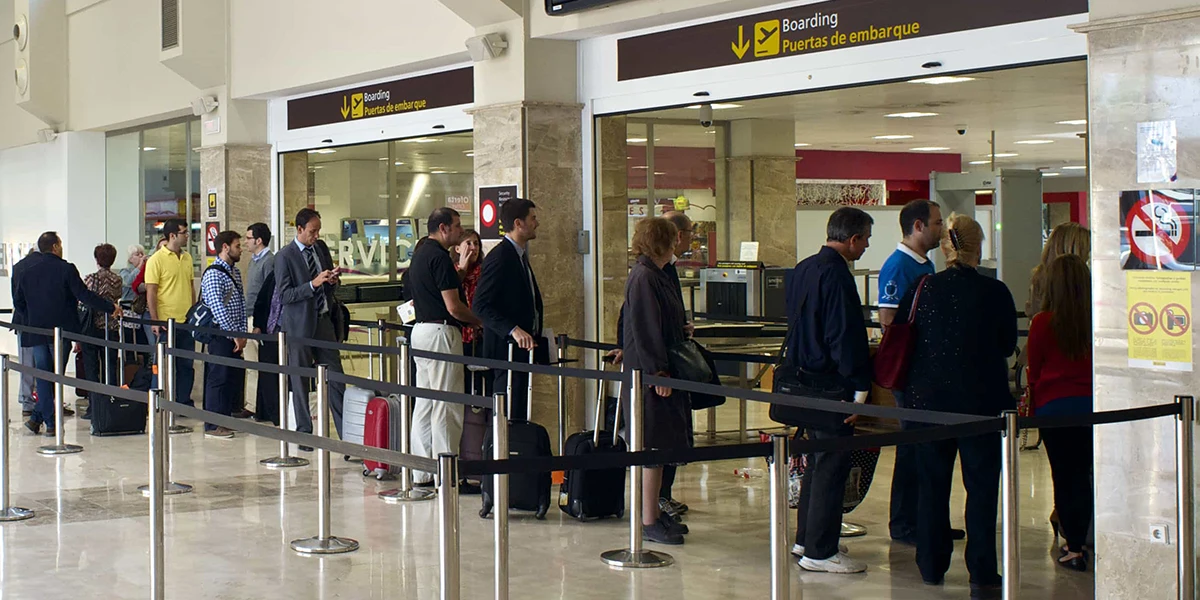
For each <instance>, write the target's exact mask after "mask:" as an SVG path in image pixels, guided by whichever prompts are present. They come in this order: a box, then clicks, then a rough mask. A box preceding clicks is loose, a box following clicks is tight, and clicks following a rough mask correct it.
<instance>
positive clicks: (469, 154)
mask: <svg viewBox="0 0 1200 600" xmlns="http://www.w3.org/2000/svg"><path fill="white" fill-rule="evenodd" d="M466 155H467V156H470V157H474V156H475V153H474V152H468V153H467V154H466Z"/></svg>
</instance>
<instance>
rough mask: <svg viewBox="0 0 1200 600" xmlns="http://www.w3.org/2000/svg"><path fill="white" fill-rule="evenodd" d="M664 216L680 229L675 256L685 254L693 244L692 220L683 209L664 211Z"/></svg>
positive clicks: (676, 240) (676, 239)
mask: <svg viewBox="0 0 1200 600" xmlns="http://www.w3.org/2000/svg"><path fill="white" fill-rule="evenodd" d="M663 218H664V219H666V220H668V221H670V222H671V224H672V225H674V226H675V229H677V230H679V237H677V238H675V256H677V257H678V256H683V253H684V252H687V251H688V248H691V246H692V220H691V219H689V218H688V216H687V215H685V214H683V211H678V210H669V211H667V212H665V213H663Z"/></svg>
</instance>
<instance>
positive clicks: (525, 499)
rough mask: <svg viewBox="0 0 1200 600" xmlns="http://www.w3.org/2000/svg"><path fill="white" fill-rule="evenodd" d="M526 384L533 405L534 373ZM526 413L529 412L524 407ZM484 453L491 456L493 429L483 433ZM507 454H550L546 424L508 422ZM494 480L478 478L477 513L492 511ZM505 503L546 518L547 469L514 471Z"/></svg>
mask: <svg viewBox="0 0 1200 600" xmlns="http://www.w3.org/2000/svg"><path fill="white" fill-rule="evenodd" d="M529 364H533V353H532V352H531V353H530V355H529ZM528 381H529V384H528V389H527V390H526V396H525V400H526V402H527V403H529V405H530V406H532V402H531V400H532V398H533V377H532V375H531V376H530V377H529V378H528ZM508 404H509V412H510V413H511V412H512V400H511V399H509V400H508ZM525 414H527V415H528V414H529V411H528V410H526V413H525ZM483 455H484V457H491V456H492V430H491V429H488V431H487V432H486V433H485V434H484V438H483ZM508 455H509V456H510V457H513V458H529V457H538V456H552V455H553V451H552V450H551V448H550V434H548V433H546V428H545V427H542V426H541V425H538V424H537V423H533V422H531V421H513V420H509V422H508ZM494 481H495V480H494V479H493V478H492V477H491V476H487V477H484V478H483V481H480V482H479V483H480V488H482V490H483V507H482V508H481V509H479V516H480V517H483V518H486V517H487V516H488V514H489V513H491V512H492V505H493V504H494V503H495V502H494V500H493V498H494V495H493V493H492V484H493V482H494ZM508 507H509V508H511V509H516V510H529V511H534V512H536V513H537V514H536V516H537V518H538V519H539V520H541V519H545V518H546V512H548V511H549V510H550V473H549V472H548V471H547V472H544V473H513V474H511V475H509V476H508Z"/></svg>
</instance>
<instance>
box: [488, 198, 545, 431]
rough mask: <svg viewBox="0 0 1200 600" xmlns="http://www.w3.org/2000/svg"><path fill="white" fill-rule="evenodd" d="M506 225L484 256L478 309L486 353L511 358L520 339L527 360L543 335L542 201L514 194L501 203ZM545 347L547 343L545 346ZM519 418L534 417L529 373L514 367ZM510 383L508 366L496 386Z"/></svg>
mask: <svg viewBox="0 0 1200 600" xmlns="http://www.w3.org/2000/svg"><path fill="white" fill-rule="evenodd" d="M500 224H501V226H503V227H504V231H505V232H506V233H505V235H504V239H503V240H501V241H500V244H499V245H497V246H496V247H495V248H493V249H492V251H491V252H489V253H488V255H487V256H486V257H485V258H484V259H483V266H482V268H481V269H482V270H481V272H480V274H479V286H478V287H477V288H475V300H474V304H473V305H472V309H473V310H474V311H475V314H476V316H478V317H479V318H480V319H481V320H482V321H483V355H484V356H486V357H488V358H495V359H500V360H507V359H508V340H509V339H512V340H514V341H515V342H516V344H517V346H518V348H516V349H515V351H514V353H513V360H514V361H516V362H527V361H528V360H529V352H533V351H534V347H535V346H537V345H538V344H537V338H538V337H539V336H541V335H542V315H543V314H544V312H543V310H542V292H541V289H539V288H538V284H537V278H536V277H534V276H533V268H532V267H530V265H529V248H528V244H529V241H530V240H532V239H535V238H537V228H538V218H537V206H535V205H534V204H533V202H530V201H529V200H526V199H524V198H513V199H512V200H509V201H507V202H505V203H504V204H503V205H502V206H501V207H500ZM543 346H544V345H543ZM512 375H513V381H512V390H513V393H512V395H513V397H512V398H511V404H512V412H511V413H510V415H509V417H510V418H512V419H513V420H524V419H528V418H529V414H528V410H527V406H526V404H527V402H528V399H527V398H526V394H525V390H526V383H527V381H528V379H527V378H528V377H529V374H528V373H523V372H520V371H513V374H512ZM507 385H508V371H497V372H496V380H495V389H496V390H503V389H505V388H506V387H507Z"/></svg>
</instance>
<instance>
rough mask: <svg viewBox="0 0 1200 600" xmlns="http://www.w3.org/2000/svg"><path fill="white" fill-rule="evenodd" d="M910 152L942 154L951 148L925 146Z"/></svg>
mask: <svg viewBox="0 0 1200 600" xmlns="http://www.w3.org/2000/svg"><path fill="white" fill-rule="evenodd" d="M910 150H912V151H913V152H941V151H943V150H949V148H946V147H945V146H925V147H922V148H910Z"/></svg>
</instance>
